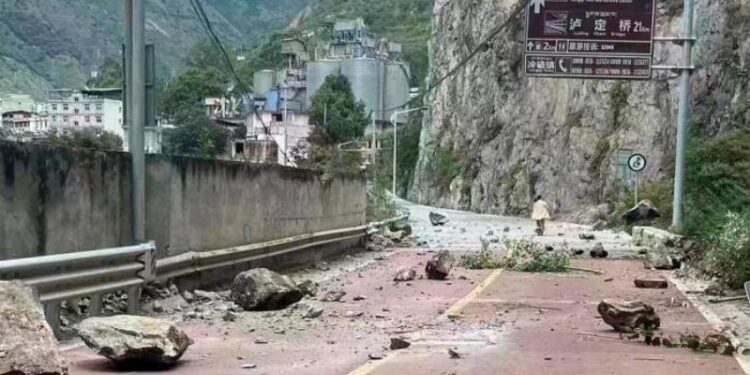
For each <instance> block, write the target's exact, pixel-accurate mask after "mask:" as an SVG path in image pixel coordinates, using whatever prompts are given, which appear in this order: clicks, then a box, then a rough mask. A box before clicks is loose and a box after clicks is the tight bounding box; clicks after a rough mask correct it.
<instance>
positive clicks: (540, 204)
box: [531, 195, 551, 236]
mask: <svg viewBox="0 0 750 375" xmlns="http://www.w3.org/2000/svg"><path fill="white" fill-rule="evenodd" d="M550 218H551V217H550V215H549V206H548V205H547V202H545V201H544V200H543V199H542V196H541V195H537V196H536V198H535V199H534V205H533V206H532V207H531V220H535V221H536V233H537V234H538V235H540V236H543V235H544V221H545V220H549V219H550Z"/></svg>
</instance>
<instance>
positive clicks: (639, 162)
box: [628, 154, 646, 206]
mask: <svg viewBox="0 0 750 375" xmlns="http://www.w3.org/2000/svg"><path fill="white" fill-rule="evenodd" d="M628 168H630V170H631V171H633V175H634V176H635V205H636V206H637V205H638V182H639V181H638V174H639V173H640V172H641V171H643V170H644V169H646V157H645V156H643V155H641V154H633V155H631V156H630V158H629V159H628Z"/></svg>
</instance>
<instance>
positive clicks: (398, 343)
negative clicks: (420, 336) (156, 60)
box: [390, 337, 411, 350]
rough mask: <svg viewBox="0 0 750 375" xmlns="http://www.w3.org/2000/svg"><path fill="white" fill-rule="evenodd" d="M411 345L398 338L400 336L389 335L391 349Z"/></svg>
mask: <svg viewBox="0 0 750 375" xmlns="http://www.w3.org/2000/svg"><path fill="white" fill-rule="evenodd" d="M410 346H411V343H410V342H408V341H406V340H404V339H402V338H400V337H391V346H390V349H391V350H401V349H406V348H408V347H410Z"/></svg>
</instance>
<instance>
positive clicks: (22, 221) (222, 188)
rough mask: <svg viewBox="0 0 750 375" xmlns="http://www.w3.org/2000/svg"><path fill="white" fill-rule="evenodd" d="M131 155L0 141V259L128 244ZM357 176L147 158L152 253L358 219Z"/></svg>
mask: <svg viewBox="0 0 750 375" xmlns="http://www.w3.org/2000/svg"><path fill="white" fill-rule="evenodd" d="M130 199H131V198H130V155H129V154H127V153H121V152H102V151H92V150H83V149H67V148H56V147H51V146H45V145H20V144H15V143H10V142H0V259H12V258H18V257H29V256H40V255H50V254H59V253H67V252H74V251H85V250H91V249H96V248H109V247H118V246H124V245H130V244H132V243H133V242H134V241H133V236H132V233H131V218H132V215H131V212H130ZM366 204H367V197H366V182H365V179H364V176H362V175H345V176H332V177H330V176H323V174H322V173H321V172H318V171H311V170H304V169H294V168H286V167H281V166H277V165H256V164H246V163H238V162H229V161H219V160H206V159H197V158H188V157H175V156H167V155H149V156H148V157H147V160H146V236H147V238H148V239H150V240H154V241H156V245H157V249H158V250H157V258H163V257H167V256H174V255H179V254H182V253H184V252H188V251H207V250H214V249H221V248H228V247H233V246H240V245H246V244H250V243H257V242H264V241H269V240H274V239H280V238H286V237H291V236H295V235H300V234H305V233H311V232H320V231H325V230H331V229H337V228H347V227H354V226H358V225H364V224H365V209H366Z"/></svg>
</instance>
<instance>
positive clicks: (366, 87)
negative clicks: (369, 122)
mask: <svg viewBox="0 0 750 375" xmlns="http://www.w3.org/2000/svg"><path fill="white" fill-rule="evenodd" d="M384 68H385V64H384V62H383V61H381V60H377V59H347V60H343V61H342V62H341V74H342V75H344V76H345V77H346V78H347V79H349V82H350V83H351V85H352V92H353V93H354V97H355V98H356V99H357V100H358V101H362V102H363V103H364V104H365V112H366V113H371V112H372V113H373V115H374V117H375V118H376V119H378V120H383V119H384V118H383V117H384V116H383V112H382V111H383V105H382V103H383V94H384V92H383V78H384V70H385V69H384Z"/></svg>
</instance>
